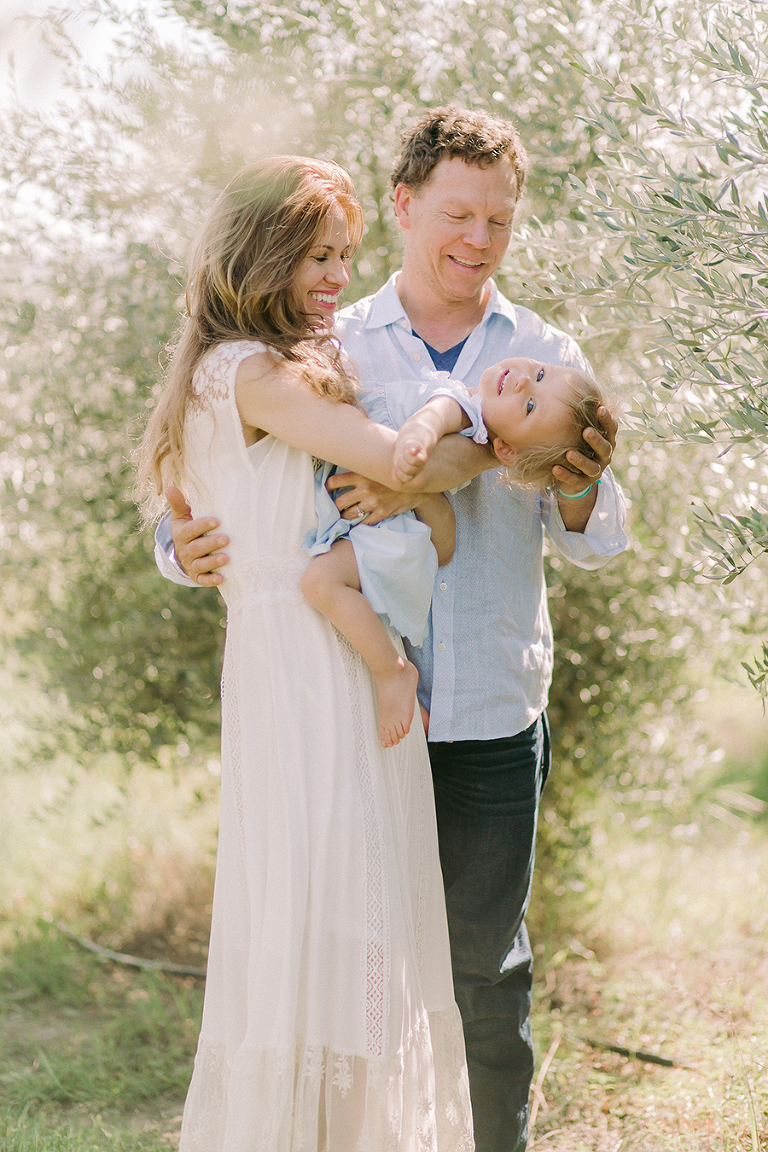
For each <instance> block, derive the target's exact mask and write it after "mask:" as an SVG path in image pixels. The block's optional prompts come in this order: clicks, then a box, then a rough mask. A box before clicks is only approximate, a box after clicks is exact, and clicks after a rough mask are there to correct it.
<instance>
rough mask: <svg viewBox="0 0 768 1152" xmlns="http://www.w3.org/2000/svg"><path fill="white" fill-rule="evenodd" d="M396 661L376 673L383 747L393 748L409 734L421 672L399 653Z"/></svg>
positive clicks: (380, 733) (380, 734)
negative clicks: (395, 665) (394, 664)
mask: <svg viewBox="0 0 768 1152" xmlns="http://www.w3.org/2000/svg"><path fill="white" fill-rule="evenodd" d="M397 664H398V666H397V667H396V668H394V669H392V670H391V671H388V672H379V673H374V679H375V680H376V688H377V690H378V693H379V736H380V738H381V746H382V748H394V746H395V744H399V743H400V741H401V740H402V738H403V736H407V734H408V732H409V731H410V728H411V723H412V722H413V713H414V710H415V708H416V685H417V684H418V682H419V673H418V672H417V670H416V668H415V667H414V665H413V664H411V663H409V662H408V661H407V660H403V658H402V656H398V658H397Z"/></svg>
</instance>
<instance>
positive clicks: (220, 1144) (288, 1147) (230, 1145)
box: [181, 1007, 475, 1152]
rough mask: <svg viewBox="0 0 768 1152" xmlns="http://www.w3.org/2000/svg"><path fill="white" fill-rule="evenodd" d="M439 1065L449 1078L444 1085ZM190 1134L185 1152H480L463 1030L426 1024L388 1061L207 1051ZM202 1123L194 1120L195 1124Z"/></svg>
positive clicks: (304, 1051) (316, 1049) (184, 1137)
mask: <svg viewBox="0 0 768 1152" xmlns="http://www.w3.org/2000/svg"><path fill="white" fill-rule="evenodd" d="M433 1054H434V1055H436V1056H437V1058H438V1060H440V1061H441V1062H442V1063H443V1067H444V1068H445V1069H446V1071H447V1072H448V1075H447V1076H446V1078H445V1082H444V1083H443V1084H442V1085H440V1084H438V1086H437V1090H436V1089H435V1083H434V1081H433V1079H432V1077H431V1076H430V1075H428V1074H427V1073H426V1069H428V1068H431V1066H432V1056H433ZM190 1100H194V1105H195V1106H194V1107H193V1108H192V1109H190V1108H189V1107H187V1109H186V1110H185V1114H184V1122H183V1124H182V1129H181V1148H182V1149H183V1152H319V1150H321V1149H322V1152H473V1149H474V1146H475V1145H474V1139H473V1137H472V1130H471V1119H470V1115H471V1113H470V1106H469V1083H468V1080H467V1076H466V1066H465V1064H464V1047H463V1039H462V1035H461V1020H460V1018H459V1014H458V1010H457V1009H456V1008H455V1007H454V1008H451V1009H448V1010H446V1011H444V1012H433V1013H430V1015H429V1016H428V1017H427V1016H424V1017H422V1019H421V1020H420V1021H419V1023H418V1025H417V1026H416V1028H415V1029H414V1030H413V1032H412V1034H411V1035H410V1036H409V1037H408V1038H407V1040H406V1043H405V1045H404V1047H403V1049H402V1050H401V1051H400V1052H398V1053H397V1054H396V1055H395V1056H392V1057H390V1058H389V1059H388V1060H378V1061H377V1060H369V1059H366V1058H364V1057H361V1056H357V1055H354V1054H352V1053H345V1052H335V1051H333V1050H332V1049H331V1048H329V1047H327V1046H324V1045H320V1044H312V1043H310V1042H308V1041H306V1040H305V1039H303V1038H302V1037H297V1038H296V1041H295V1044H294V1047H293V1049H276V1048H270V1049H262V1048H251V1047H246V1046H245V1045H243V1047H241V1048H240V1049H239V1050H238V1052H237V1054H236V1055H235V1057H234V1059H233V1060H231V1061H228V1060H227V1058H226V1054H225V1051H224V1048H223V1046H222V1045H214V1044H210V1043H207V1042H205V1041H201V1044H200V1047H199V1049H198V1053H197V1057H196V1059H195V1074H194V1077H193V1080H192V1085H191V1088H190ZM191 1116H194V1120H193V1121H192V1120H190V1117H191Z"/></svg>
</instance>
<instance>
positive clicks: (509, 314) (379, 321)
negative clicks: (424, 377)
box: [365, 271, 517, 331]
mask: <svg viewBox="0 0 768 1152" xmlns="http://www.w3.org/2000/svg"><path fill="white" fill-rule="evenodd" d="M399 275H400V273H399V271H398V272H393V273H392V275H391V276H390V278H389V280H387V282H386V284H385V285H384V286H383V287H382V288H380V289H379V291H378V292H377V293H376V294H375V296H374V297H373V301H372V303H371V310H370V312H369V313H368V319H367V320H366V322H365V327H366V328H367V329H368V330H371V329H374V328H386V327H387V326H388V325H389V324H399V325H400V327H402V328H407V329H408V330H409V331H410V330H411V322H410V320H409V319H408V316H407V315H406V312H405V309H404V308H403V305H402V301H401V300H400V297H399V296H398V294H397V278H398V276H399ZM488 285H489V288H490V292H489V296H488V303H487V304H486V306H485V312H484V313H483V318H482V320H481V321H480V323H479V324H478V326H477V327H478V328H483V327H484V326H485V325H486V324H487V323H488V321H489V319H490V318H491V316H493V315H496V316H503V317H504V319H505V320H507V321H508V322H509V323H510V324H511V325H512V329H513V330H514V329H515V328H517V314H516V310H515V306H514V304H512V303H510V301H509V300H507V299H505V297H504V296H502V294H501V293H500V292H499V290H498V288H497V287H496V285H495V284H494V282H493V280H489V281H488Z"/></svg>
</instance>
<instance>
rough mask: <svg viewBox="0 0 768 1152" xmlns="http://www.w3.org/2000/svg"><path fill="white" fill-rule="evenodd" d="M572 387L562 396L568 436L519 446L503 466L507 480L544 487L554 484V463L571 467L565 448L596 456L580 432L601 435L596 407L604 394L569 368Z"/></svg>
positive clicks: (521, 485)
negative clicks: (544, 443)
mask: <svg viewBox="0 0 768 1152" xmlns="http://www.w3.org/2000/svg"><path fill="white" fill-rule="evenodd" d="M571 375H572V389H571V392H570V394H569V395H567V396H565V397H564V403H565V405H566V406H567V408H568V414H569V417H570V420H569V433H570V435H569V436H568V438H567V440H565V439H564V440H563V441H562V442H561V443H560V444H553V445H551V446H549V447H543V446H542V447H537V446H533V445H532V446H530V447H528V448H521V449H520V450H519V451H518V453H517V454H516V456H515V459H514V463H512V464H509V465H507V467H506V477H505V479H506V481H507V482H508V483H509V484H512V485H514V486H515V487H516V488H528V489H531V490H532V491H543V490H544V489H546V488H551V487H553V486H554V478H553V476H552V469H553V468H554V467H555V465H556V464H559V465H560V466H561V467H563V468H567V469H568V470H569V471H570V472H572V471H573V469H572V467H571V465H570V464H569V463H568V460H567V458H566V453H567V452H573V451H577V452H581V454H582V456H586V457H587V458H588V459H589V460H596V459H597V453H596V452H595V451H594V449H593V448H592V447H591V446H590V444H589V443H588V441H586V440H585V439H584V437H583V435H582V433H583V432H584V431H585V429H587V428H594V429H595V430H596V431H597V432H599V433H600V435H601V436H602V435H604V434H605V429H604V428H603V426H602V424H601V423H600V420H599V418H598V415H597V410H598V408H600V407H601V406H602V405H605V404H606V396H605V392H604V390H603V389H602V388H601V387H600V385H599V384H598V383H597V382H596V381H595V380H593V379H592V378H591V377H590V376H587V375H586V374H585V373H583V372H577V371H575V370H574V371H572V374H571Z"/></svg>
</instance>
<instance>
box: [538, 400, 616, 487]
mask: <svg viewBox="0 0 768 1152" xmlns="http://www.w3.org/2000/svg"><path fill="white" fill-rule="evenodd" d="M597 415H598V419H599V420H600V423H601V424H602V426H603V430H604V432H605V435H604V436H601V435H600V433H599V432H598V431H597V429H596V428H585V429H584V431H583V433H582V435H583V437H584V439H585V440H586V441H587V443H588V444H589V446H590V448H591V449H592V450H593V451H594V453H595V455H596V456H597V459H596V460H590V458H589V457H588V456H585V455H584V454H583V453H582V452H577V451H576V450H575V449H574V450H572V451H571V452H568V453H567V454H566V459H567V460H568V463H569V464H570V465H571V468H573V469H575V474H574V472H569V470H568V469H567V468H562V467H561V466H560V465H559V464H556V465H555V467H554V468H553V469H552V475H553V476H554V477H555V480H556V481H557V486H558V488H562V490H563V492H565V493H567V494H568V495H569V496H572V495H573V494H574V493H576V492H581V491H582V490H583V489H584V488H586V486H587V484H589V483H590V482H591V481H593V480H597V479H598V478H599V477H600V476H602V474H603V472H604V471H605V469H606V468H607V467H608V465H609V464H610V462H611V457H612V456H613V450H614V448H615V447H616V433H617V432H618V430H619V426H618V424H617V423H616V421H615V420H614V418H613V416H611V414H610V412H609V411H608V409H607V408H603V407H600V408H598V410H597Z"/></svg>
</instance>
